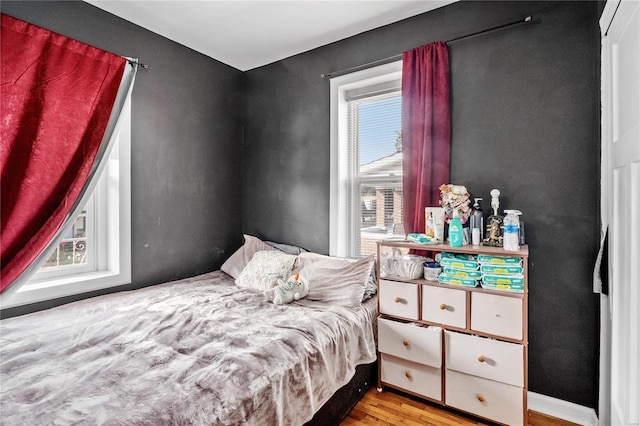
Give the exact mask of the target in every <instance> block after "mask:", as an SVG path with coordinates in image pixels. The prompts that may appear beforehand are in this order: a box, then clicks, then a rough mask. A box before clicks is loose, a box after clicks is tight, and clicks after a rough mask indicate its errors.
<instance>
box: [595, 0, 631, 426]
mask: <svg viewBox="0 0 640 426" xmlns="http://www.w3.org/2000/svg"><path fill="white" fill-rule="evenodd" d="M600 25H601V29H602V34H603V37H602V95H603V96H602V106H603V109H602V197H601V202H602V214H603V223H604V225H608V227H609V297H608V299H606V298H604V299H603V300H605V304H604V306H603V312H606V313H608V315H605V318H603V319H604V321H603V324H602V326H603V327H604V328H605V329H604V330H603V331H604V332H605V334H607V333H608V336H606V337H605V339H603V341H602V342H601V344H602V345H603V346H602V348H601V349H602V351H603V352H605V351H607V350H609V352H608V354H607V357H608V359H607V361H606V363H605V364H604V365H602V364H601V366H602V367H605V368H606V369H607V370H608V371H605V372H604V373H603V376H604V377H605V378H606V379H608V383H601V390H602V391H604V392H605V393H606V392H608V393H609V395H608V396H606V395H605V399H606V402H608V404H605V407H604V410H603V406H602V405H601V410H600V423H601V424H607V425H616V426H617V425H620V426H623V425H624V426H626V425H638V424H639V422H640V416H639V414H638V412H639V410H640V391H639V382H640V371H639V363H640V352H639V348H640V336H639V335H640V314H639V312H640V273H639V271H640V267H639V266H638V265H639V264H640V84H639V81H640V2H638V0H623V1H609V2H607V5H606V7H605V10H604V12H603V14H602V18H601V20H600ZM608 343H610V347H607V344H608ZM607 376H608V378H607ZM601 401H602V400H601ZM606 405H608V406H606ZM603 417H605V418H603Z"/></svg>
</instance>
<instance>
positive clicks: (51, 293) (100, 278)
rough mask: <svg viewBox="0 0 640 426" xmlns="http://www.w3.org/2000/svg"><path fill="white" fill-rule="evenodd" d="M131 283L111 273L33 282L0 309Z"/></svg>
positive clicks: (95, 273)
mask: <svg viewBox="0 0 640 426" xmlns="http://www.w3.org/2000/svg"><path fill="white" fill-rule="evenodd" d="M130 283H131V274H123V273H114V272H111V271H100V272H89V273H86V274H78V275H76V276H72V277H64V278H58V279H49V280H46V281H40V282H38V281H35V282H31V283H28V284H25V285H23V286H22V287H21V288H20V289H19V290H18V291H17V292H16V293H15V294H13V295H12V296H11V298H10V299H9V300H8V301H7V302H6V303H4V301H3V303H2V306H0V309H6V308H12V307H15V306H21V305H26V304H29V303H36V302H41V301H44V300H50V299H58V298H60V297H66V296H71V295H75V294H80V293H87V292H90V291H95V290H102V289H104V288H108V287H115V286H119V285H125V284H130Z"/></svg>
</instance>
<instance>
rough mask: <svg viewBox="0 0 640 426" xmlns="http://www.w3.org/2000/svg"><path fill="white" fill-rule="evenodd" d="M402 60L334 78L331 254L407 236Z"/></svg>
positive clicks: (362, 251)
mask: <svg viewBox="0 0 640 426" xmlns="http://www.w3.org/2000/svg"><path fill="white" fill-rule="evenodd" d="M401 110H402V97H401V62H400V61H398V62H394V63H392V64H386V65H382V66H379V67H375V68H371V69H367V70H364V71H359V72H357V73H353V74H349V75H345V76H342V77H337V78H333V79H332V80H331V200H330V203H331V221H330V251H331V253H332V254H334V255H338V256H354V257H359V256H365V255H368V254H371V253H375V249H376V244H375V242H376V241H377V240H380V239H384V238H389V237H392V236H398V235H404V228H403V224H402V217H403V216H402V134H401V126H402V123H401Z"/></svg>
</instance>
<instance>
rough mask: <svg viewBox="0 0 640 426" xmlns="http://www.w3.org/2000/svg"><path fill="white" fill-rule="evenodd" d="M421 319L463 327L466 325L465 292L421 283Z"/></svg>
mask: <svg viewBox="0 0 640 426" xmlns="http://www.w3.org/2000/svg"><path fill="white" fill-rule="evenodd" d="M422 319H423V320H425V321H431V322H435V323H438V324H446V325H450V326H452V327H459V328H465V327H466V326H467V292H466V291H464V290H457V289H453V288H442V287H432V286H429V285H423V286H422Z"/></svg>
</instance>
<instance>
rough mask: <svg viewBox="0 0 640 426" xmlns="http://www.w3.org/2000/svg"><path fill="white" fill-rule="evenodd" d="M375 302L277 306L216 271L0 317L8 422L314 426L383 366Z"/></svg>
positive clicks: (0, 367)
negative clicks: (326, 408) (373, 366)
mask: <svg viewBox="0 0 640 426" xmlns="http://www.w3.org/2000/svg"><path fill="white" fill-rule="evenodd" d="M375 316H376V300H375V297H374V298H372V299H370V300H369V301H367V302H365V303H363V304H362V305H361V306H360V307H359V308H357V309H350V308H345V307H341V306H329V305H327V304H323V303H320V302H314V301H310V300H306V299H302V300H299V301H296V302H293V303H292V304H290V305H274V304H272V303H271V302H269V301H268V300H267V298H266V297H265V296H264V295H262V294H261V293H259V292H256V291H250V290H245V289H241V288H238V287H236V286H235V285H233V280H232V278H231V277H229V276H228V275H226V274H225V273H223V272H221V271H216V272H212V273H208V274H204V275H200V276H197V277H193V278H189V279H185V280H180V281H175V282H171V283H166V284H161V285H156V286H151V287H147V288H144V289H139V290H134V291H128V292H119V293H114V294H110V295H106V296H100V297H97V298H92V299H86V300H82V301H79V302H75V303H71V304H68V305H63V306H60V307H57V308H53V309H50V310H47V311H42V312H36V313H33V314H29V315H25V316H21V317H15V318H8V319H4V320H2V321H0V348H1V349H0V392H1V403H0V404H1V405H0V410H1V411H0V413H1V414H0V415H1V421H2V424H6V425H14V424H16V425H17V424H65V425H69V424H96V425H100V424H102V425H112V424H114V425H115V424H128V425H136V424H140V425H142V424H145V425H146V424H153V425H163V424H171V425H187V424H214V425H215V424H219V425H235V424H246V425H296V424H303V423H304V422H305V421H308V420H309V419H311V418H312V416H313V414H314V412H315V411H317V409H319V408H320V407H321V406H322V404H323V403H324V402H326V401H327V400H328V399H329V398H330V397H331V395H332V394H333V393H334V392H335V391H336V390H337V389H339V388H340V387H341V386H343V385H344V384H346V383H347V382H348V381H349V380H350V379H351V377H352V376H353V374H354V372H355V367H356V366H357V365H359V364H365V363H370V362H373V361H375V359H376V351H375V340H374V329H373V327H374V322H375Z"/></svg>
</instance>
